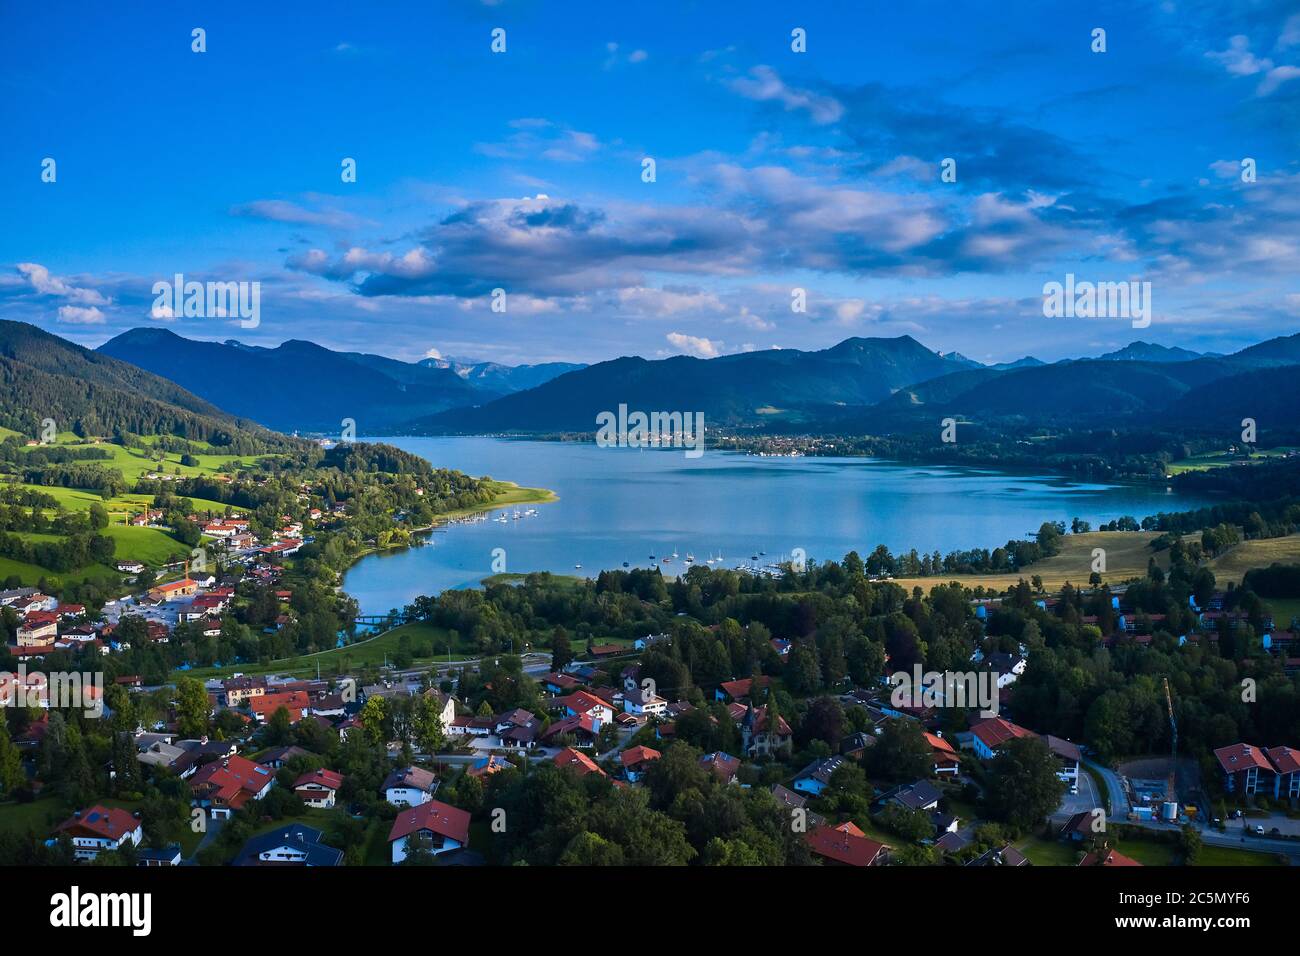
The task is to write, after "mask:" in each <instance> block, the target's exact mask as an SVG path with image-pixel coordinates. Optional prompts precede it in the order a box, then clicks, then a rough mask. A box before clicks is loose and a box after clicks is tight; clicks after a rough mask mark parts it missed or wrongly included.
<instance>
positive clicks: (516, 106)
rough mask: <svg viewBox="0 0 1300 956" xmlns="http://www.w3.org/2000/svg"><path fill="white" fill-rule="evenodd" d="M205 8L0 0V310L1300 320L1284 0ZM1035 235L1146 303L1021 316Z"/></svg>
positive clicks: (410, 326)
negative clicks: (1150, 308) (211, 305)
mask: <svg viewBox="0 0 1300 956" xmlns="http://www.w3.org/2000/svg"><path fill="white" fill-rule="evenodd" d="M230 6H234V5H230ZM238 6H239V7H240V9H238V10H227V9H223V8H222V7H219V6H217V5H210V4H199V3H191V2H180V3H169V4H161V3H155V4H151V3H138V4H122V5H89V4H49V3H9V4H6V5H5V7H4V8H3V11H0V63H3V64H5V66H4V69H3V71H2V72H0V130H2V131H3V145H2V146H0V222H3V223H4V224H5V228H4V229H3V230H0V318H7V319H17V320H22V321H29V322H34V323H37V324H39V325H41V326H42V327H44V328H46V329H49V330H51V331H54V332H56V333H58V334H60V335H64V336H66V337H68V338H71V339H73V340H75V341H78V342H81V343H83V344H86V345H97V344H99V343H100V342H102V341H104V340H106V339H107V338H109V337H111V336H113V335H115V334H117V333H118V332H121V331H123V330H125V329H128V328H133V327H137V326H148V325H154V326H162V327H166V328H170V329H172V330H173V331H176V332H177V333H179V334H181V335H186V336H189V337H195V338H209V339H225V338H239V339H240V340H241V341H246V342H254V343H257V344H265V345H273V344H276V343H278V342H281V341H284V340H286V339H291V338H300V339H310V340H313V341H316V342H320V343H321V344H324V345H327V346H330V347H335V348H345V349H356V350H364V351H371V352H378V353H381V354H386V355H391V356H394V357H398V358H404V359H418V358H420V357H423V356H425V355H426V354H441V355H450V356H457V357H466V358H475V359H494V360H498V361H507V362H534V361H545V360H575V361H586V362H591V361H599V360H602V359H606V358H611V357H614V356H617V355H626V354H640V355H645V356H647V357H656V356H662V355H670V354H677V353H687V354H695V355H702V356H708V355H714V354H725V353H729V352H736V351H741V350H751V349H761V348H773V347H779V348H823V347H827V346H830V345H832V344H834V343H835V342H838V341H840V340H842V339H844V338H847V337H848V336H851V335H863V336H872V335H901V334H910V335H913V336H914V337H916V338H917V339H919V340H920V341H922V342H924V343H925V344H926V345H928V346H930V347H932V348H935V349H939V350H943V351H950V350H958V351H960V352H962V353H964V354H966V355H968V356H970V357H972V358H976V359H979V360H982V361H1001V360H1007V359H1013V358H1017V357H1019V356H1021V355H1024V354H1026V353H1031V354H1035V355H1037V356H1039V357H1040V358H1044V359H1055V358H1060V357H1064V356H1070V355H1081V354H1088V353H1095V352H1097V351H1100V350H1106V349H1110V348H1114V347H1118V346H1120V345H1123V344H1125V343H1127V342H1129V341H1132V340H1134V339H1136V338H1142V339H1145V340H1149V341H1158V342H1162V343H1165V344H1169V345H1179V346H1183V347H1185V348H1193V349H1214V350H1220V351H1226V350H1231V349H1234V348H1238V347H1240V346H1242V345H1246V344H1249V343H1251V342H1254V341H1258V340H1260V339H1262V338H1267V337H1271V336H1273V335H1279V334H1289V333H1291V332H1293V331H1295V329H1296V327H1297V325H1298V323H1297V319H1300V152H1298V151H1297V147H1298V146H1300V5H1298V4H1296V3H1295V2H1289V3H1282V2H1277V0H1260V2H1252V0H1237V2H1232V3H1228V2H1224V3H1200V2H1183V0H1170V2H1166V3H1151V4H1143V3H1131V2H1126V3H1115V4H1111V3H1086V4H1085V3H1046V2H1042V0H1036V2H1026V3H1016V2H1011V3H1001V4H996V5H994V4H988V3H971V4H962V3H942V4H940V3H928V2H912V3H906V4H893V3H891V4H886V3H877V2H852V3H833V2H825V3H809V4H802V5H794V4H789V3H765V2H747V3H743V4H742V3H729V2H716V3H704V2H680V3H674V2H670V0H669V2H663V3H658V4H653V5H632V4H610V3H607V2H606V3H585V2H565V3H563V4H543V3H539V2H529V0H496V2H482V0H460V2H449V3H429V2H421V3H409V4H408V3H399V2H384V3H382V4H371V5H367V4H354V3H347V4H344V3H338V4H334V3H312V4H309V5H307V4H305V5H301V6H297V5H293V6H291V7H290V6H289V5H281V4H264V5H246V4H240V5H238ZM281 7H288V9H280V8H281ZM801 8H807V9H801ZM195 27H201V28H203V29H204V30H205V31H206V43H207V50H206V52H203V53H195V52H193V51H192V50H191V43H192V40H191V31H192V30H193V29H194V28H195ZM1097 27H1100V28H1103V29H1105V31H1106V51H1105V52H1104V53H1094V52H1092V51H1091V49H1090V46H1091V44H1092V36H1091V33H1092V30H1093V29H1094V28H1097ZM495 28H501V29H504V30H505V31H506V33H505V38H506V51H505V52H504V53H500V54H497V53H493V52H492V50H491V46H490V45H491V40H492V37H491V31H492V30H493V29H495ZM795 28H802V29H803V30H805V31H806V36H807V50H806V52H803V53H797V52H794V51H793V50H792V49H791V31H792V30H793V29H795ZM47 157H48V158H53V159H54V160H55V162H56V164H57V167H56V169H57V179H56V181H55V182H53V183H48V182H42V178H41V171H42V161H43V160H44V159H46V158H47ZM345 157H350V158H353V159H355V161H356V164H357V181H356V182H355V183H344V182H342V181H341V177H340V169H341V162H342V160H343V159H344V158H345ZM646 157H652V158H653V159H654V160H655V163H656V181H655V182H653V183H646V182H643V181H642V161H643V159H645V158H646ZM948 157H951V158H953V159H955V160H956V163H957V167H956V169H957V180H956V182H942V181H941V179H940V175H939V172H940V164H941V162H942V161H943V160H944V159H945V158H948ZM1245 157H1250V158H1252V159H1254V160H1255V162H1256V164H1257V170H1258V173H1257V180H1256V181H1255V182H1253V183H1245V182H1242V181H1241V176H1240V162H1241V160H1242V159H1243V158H1245ZM176 273H183V274H184V275H185V276H186V278H187V279H197V280H200V281H205V280H213V281H240V280H246V281H258V282H260V283H261V284H262V299H261V321H260V325H259V326H258V327H257V328H256V329H243V328H239V327H238V326H237V325H235V324H234V323H232V322H231V321H230V320H228V319H223V318H180V319H177V318H173V317H170V316H167V315H165V314H158V313H157V312H156V310H155V309H154V308H153V295H152V293H151V288H152V285H153V283H154V282H155V281H157V280H160V279H170V278H171V277H172V276H173V275H174V274H176ZM1066 273H1074V274H1075V275H1076V276H1077V277H1078V278H1079V279H1091V280H1099V281H1122V280H1135V281H1149V282H1151V284H1152V297H1153V302H1154V313H1155V314H1154V321H1153V322H1152V324H1151V326H1150V327H1149V328H1147V329H1142V330H1134V329H1133V328H1131V327H1130V325H1129V323H1128V322H1127V321H1125V320H1122V319H1079V318H1068V319H1067V318H1054V319H1048V318H1044V317H1043V314H1042V289H1043V285H1044V283H1045V282H1049V281H1061V280H1063V278H1064V276H1065V274H1066ZM496 288H500V289H504V290H505V292H506V311H505V312H504V313H499V312H493V311H492V310H491V308H490V301H491V291H492V290H493V289H496ZM795 288H802V289H805V290H806V293H807V303H808V304H807V311H806V312H804V313H795V312H792V311H791V308H790V304H791V290H792V289H795Z"/></svg>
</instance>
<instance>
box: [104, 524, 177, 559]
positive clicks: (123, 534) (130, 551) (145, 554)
mask: <svg viewBox="0 0 1300 956" xmlns="http://www.w3.org/2000/svg"><path fill="white" fill-rule="evenodd" d="M103 533H104V534H105V535H107V536H108V537H110V538H112V539H113V540H114V541H116V542H117V545H116V550H115V551H114V552H113V556H114V557H115V558H117V559H121V560H128V561H143V562H144V563H145V564H152V565H161V564H166V563H168V562H169V561H171V560H173V559H175V558H187V557H189V554H190V549H189V548H187V547H186V546H185V545H183V544H181V543H180V542H179V541H177V540H176V539H175V538H173V537H171V536H170V535H168V534H166V533H165V532H162V531H159V530H158V529H157V528H133V527H131V526H130V525H122V524H111V525H109V526H108V527H107V528H105V529H104V531H103Z"/></svg>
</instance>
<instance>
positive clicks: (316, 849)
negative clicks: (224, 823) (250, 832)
mask: <svg viewBox="0 0 1300 956" xmlns="http://www.w3.org/2000/svg"><path fill="white" fill-rule="evenodd" d="M323 835H324V834H322V833H321V831H320V830H317V829H316V828H315V827H309V826H306V825H305V824H302V823H294V824H291V825H290V826H287V827H279V828H277V829H275V830H272V831H271V832H270V833H263V834H261V835H260V836H255V837H252V838H251V839H249V841H248V842H247V843H245V844H244V847H243V849H242V850H240V851H239V856H237V857H235V862H234V865H235V866H341V865H342V864H343V851H342V850H336V849H335V848H334V847H332V846H326V845H325V844H323V843H321V842H320V841H321V837H322V836H323Z"/></svg>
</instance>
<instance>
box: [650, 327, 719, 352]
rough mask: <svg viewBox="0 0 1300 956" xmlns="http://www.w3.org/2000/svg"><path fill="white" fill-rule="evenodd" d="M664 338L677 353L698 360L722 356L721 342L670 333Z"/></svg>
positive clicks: (680, 333)
mask: <svg viewBox="0 0 1300 956" xmlns="http://www.w3.org/2000/svg"><path fill="white" fill-rule="evenodd" d="M664 338H666V339H667V340H668V344H669V345H671V346H672V347H673V348H675V349H677V351H679V352H685V353H686V354H688V355H694V356H696V357H698V358H717V357H718V356H719V355H721V354H722V343H721V342H715V341H712V340H710V339H706V338H702V337H700V336H696V335H686V334H684V333H682V332H669V333H668V334H667V335H665V336H664Z"/></svg>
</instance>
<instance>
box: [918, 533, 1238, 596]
mask: <svg viewBox="0 0 1300 956" xmlns="http://www.w3.org/2000/svg"><path fill="white" fill-rule="evenodd" d="M1158 537H1159V535H1158V534H1157V533H1156V532H1154V531H1090V532H1088V533H1086V534H1067V535H1065V536H1064V538H1062V540H1061V552H1060V554H1057V555H1054V556H1053V557H1050V558H1047V559H1046V560H1044V561H1039V562H1038V563H1036V564H1031V565H1029V566H1028V567H1026V568H1025V569H1024V570H1023V571H1019V572H1015V573H1012V574H939V575H931V576H930V577H928V578H905V577H904V578H894V581H895V582H896V583H897V584H900V585H902V586H903V587H905V588H907V589H909V590H910V589H911V588H912V587H914V586H919V587H921V589H922V590H924V591H929V590H930V588H932V587H934V586H935V585H936V584H947V583H948V582H950V581H957V582H959V583H960V584H963V585H965V586H966V587H970V588H974V587H980V586H983V587H985V588H992V589H994V590H998V591H1001V590H1005V589H1006V588H1009V587H1014V586H1015V585H1016V583H1017V582H1019V581H1020V579H1021V578H1023V579H1024V580H1026V581H1028V580H1029V579H1030V578H1031V577H1033V576H1034V575H1038V576H1039V577H1041V578H1042V579H1043V586H1044V587H1045V588H1047V589H1048V590H1053V589H1056V588H1059V587H1060V586H1061V585H1063V584H1064V583H1065V582H1066V581H1069V582H1070V583H1071V584H1073V585H1075V586H1084V587H1086V586H1087V584H1088V575H1090V574H1091V573H1092V551H1093V549H1094V548H1102V549H1104V550H1105V552H1106V571H1105V572H1104V573H1103V574H1102V580H1103V581H1105V582H1106V583H1107V584H1118V583H1121V582H1123V581H1126V580H1128V579H1129V578H1135V577H1142V576H1143V575H1145V574H1146V572H1147V560H1148V559H1149V558H1150V557H1151V551H1150V550H1149V549H1148V548H1147V545H1148V544H1150V543H1151V542H1152V541H1153V540H1155V539H1156V538H1158ZM1155 559H1156V564H1158V565H1160V567H1161V568H1164V569H1168V567H1169V555H1168V554H1167V553H1162V554H1157V555H1156V556H1155ZM1216 573H1217V572H1216Z"/></svg>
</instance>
